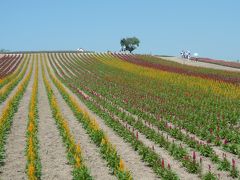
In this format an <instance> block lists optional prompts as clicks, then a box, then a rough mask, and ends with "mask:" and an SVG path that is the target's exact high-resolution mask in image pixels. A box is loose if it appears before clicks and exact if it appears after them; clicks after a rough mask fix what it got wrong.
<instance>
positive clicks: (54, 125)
mask: <svg viewBox="0 0 240 180" xmlns="http://www.w3.org/2000/svg"><path fill="white" fill-rule="evenodd" d="M175 61H176V62H175ZM189 65H191V66H189ZM198 66H203V67H198ZM213 66H214V67H216V68H215V69H212V67H213ZM214 67H213V68H214ZM229 68H230V67H224V66H221V68H220V67H219V65H208V63H203V64H202V63H200V62H185V63H182V62H181V60H179V59H177V58H175V59H174V58H167V57H162V58H159V57H155V56H148V55H130V54H117V53H74V52H66V53H60V52H59V53H57V52H42V53H37V52H36V53H18V54H5V55H1V56H0V112H1V113H0V179H1V180H2V179H3V180H4V179H102V180H106V179H137V180H146V179H147V180H150V179H205V178H212V179H214V178H215V179H217V178H218V179H237V178H239V177H240V176H239V171H240V119H239V118H240V111H239V109H240V103H239V99H240V88H239V86H240V71H239V69H234V71H231V70H232V69H233V68H230V69H229ZM228 70H229V71H228ZM235 70H236V71H235Z"/></svg>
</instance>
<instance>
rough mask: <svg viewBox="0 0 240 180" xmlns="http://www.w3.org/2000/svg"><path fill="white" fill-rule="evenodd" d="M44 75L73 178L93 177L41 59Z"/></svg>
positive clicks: (53, 113)
mask: <svg viewBox="0 0 240 180" xmlns="http://www.w3.org/2000/svg"><path fill="white" fill-rule="evenodd" d="M41 67H42V77H43V81H44V84H45V88H46V91H47V94H48V100H49V105H50V107H51V110H52V115H53V118H54V119H55V120H56V121H55V122H56V124H57V126H58V128H59V131H60V134H61V136H62V140H63V142H64V145H65V147H66V149H67V158H68V161H69V163H70V164H71V165H72V166H73V172H72V173H73V179H86V180H88V179H92V177H91V175H90V172H89V170H88V168H87V167H86V165H85V164H84V161H83V157H82V151H81V147H80V145H79V144H77V143H76V142H75V139H74V136H73V135H72V134H71V131H70V128H69V125H68V122H67V120H66V119H65V117H64V116H63V115H62V112H61V110H60V107H59V105H58V102H57V99H56V97H55V95H54V93H53V90H52V87H51V85H50V82H49V81H48V80H47V78H46V75H45V69H44V65H43V63H42V60H41Z"/></svg>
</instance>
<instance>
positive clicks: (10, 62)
mask: <svg viewBox="0 0 240 180" xmlns="http://www.w3.org/2000/svg"><path fill="white" fill-rule="evenodd" d="M21 59H22V56H21V55H15V56H11V57H10V58H9V59H7V61H6V63H5V62H4V63H2V64H1V65H0V67H1V68H0V79H2V78H4V77H6V76H8V75H10V74H12V73H13V72H14V71H15V69H16V68H17V67H18V65H19V64H20V62H21Z"/></svg>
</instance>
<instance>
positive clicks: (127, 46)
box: [120, 37, 140, 53]
mask: <svg viewBox="0 0 240 180" xmlns="http://www.w3.org/2000/svg"><path fill="white" fill-rule="evenodd" d="M120 44H121V46H122V51H129V52H130V53H132V51H134V50H135V49H136V48H137V47H138V46H139V44H140V41H139V39H138V38H136V37H132V38H123V39H121V41H120Z"/></svg>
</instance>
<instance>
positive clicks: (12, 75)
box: [0, 56, 27, 89]
mask: <svg viewBox="0 0 240 180" xmlns="http://www.w3.org/2000/svg"><path fill="white" fill-rule="evenodd" d="M26 59H27V56H24V58H23V60H22V61H21V62H22V63H21V65H20V66H19V67H18V69H17V70H16V71H15V72H14V73H12V74H10V75H8V76H6V77H4V78H2V79H0V89H1V88H2V87H3V86H4V85H5V84H7V83H9V81H10V80H11V79H13V78H15V77H16V76H17V75H18V74H20V72H21V71H22V68H23V66H24V64H25V62H26Z"/></svg>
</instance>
